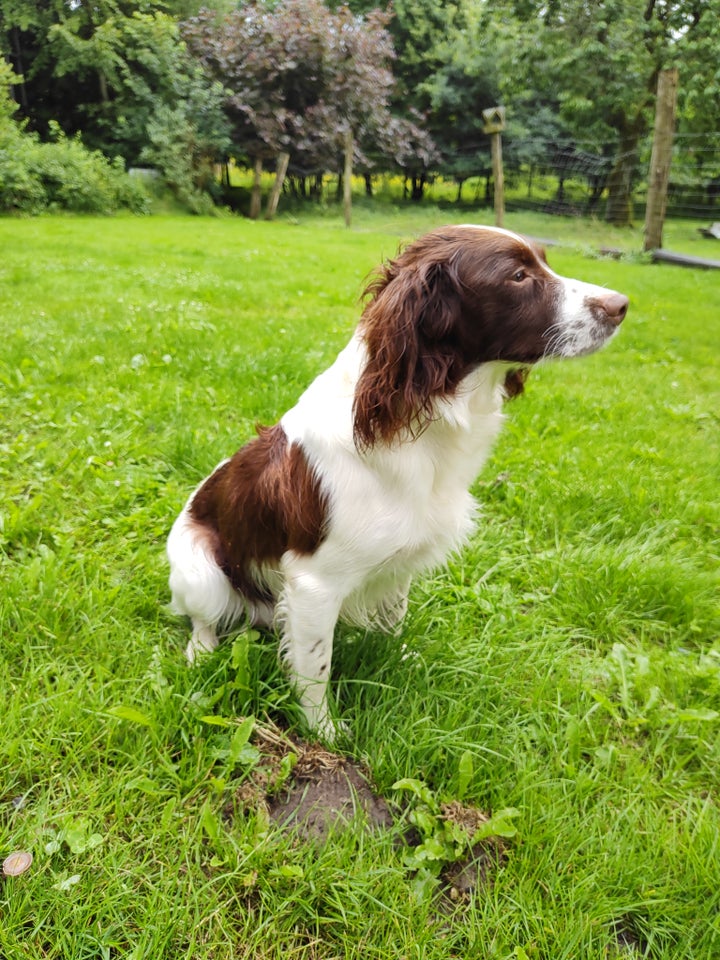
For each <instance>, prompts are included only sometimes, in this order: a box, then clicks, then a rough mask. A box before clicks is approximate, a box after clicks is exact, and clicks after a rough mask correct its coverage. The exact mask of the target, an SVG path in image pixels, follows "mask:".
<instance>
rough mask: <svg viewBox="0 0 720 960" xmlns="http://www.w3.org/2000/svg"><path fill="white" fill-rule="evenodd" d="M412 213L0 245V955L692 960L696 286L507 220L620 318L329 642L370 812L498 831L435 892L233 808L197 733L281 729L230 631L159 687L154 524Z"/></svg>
mask: <svg viewBox="0 0 720 960" xmlns="http://www.w3.org/2000/svg"><path fill="white" fill-rule="evenodd" d="M448 219H450V213H449V212H448V210H444V211H442V210H437V209H435V208H426V209H423V208H420V209H417V210H413V211H410V212H408V211H400V212H399V211H394V212H393V211H390V210H387V209H386V210H384V211H374V212H372V211H367V210H364V209H362V208H360V209H359V210H358V211H357V214H356V217H355V223H354V227H353V229H351V230H345V229H344V228H343V227H342V226H341V224H340V222H339V221H338V220H337V219H335V220H333V219H331V218H329V217H327V216H326V217H320V216H318V217H314V216H313V215H312V214H304V215H302V216H297V215H296V216H295V217H294V218H288V217H281V218H280V219H279V221H278V222H276V223H273V224H268V223H265V222H258V223H251V222H248V221H244V220H240V219H236V218H219V219H208V220H205V219H189V218H182V217H155V218H147V219H133V218H117V219H112V220H110V219H106V220H100V219H97V220H95V219H82V218H73V219H70V218H47V219H40V220H1V221H0V248H1V249H2V251H3V255H2V258H0V325H1V326H0V329H2V331H3V344H2V351H0V454H1V455H0V488H1V489H2V498H1V499H0V575H1V576H2V593H1V595H0V636H1V648H0V649H1V651H2V656H0V859H2V858H3V857H4V856H6V855H7V854H8V853H10V851H11V850H16V849H25V850H30V851H31V852H32V853H33V855H34V862H33V865H32V867H31V869H30V870H29V871H28V872H27V873H26V874H23V875H22V876H20V877H17V878H7V879H5V880H4V881H2V880H0V957H1V958H2V960H20V958H26V957H27V958H33V960H36V958H58V960H60V958H62V960H86V958H87V960H91V958H92V960H95V958H97V960H101V958H102V960H105V958H113V960H120V958H122V960H166V958H167V960H171V958H172V960H178V958H197V960H230V958H261V960H266V958H267V960H271V958H272V960H281V958H282V960H287V958H291V957H298V958H303V960H311V958H312V960H334V958H338V960H340V958H357V960H360V958H362V960H375V958H377V960H381V958H382V960H387V958H408V960H421V958H422V960H441V958H442V960H450V958H475V957H477V958H496V957H497V958H501V960H509V958H519V960H527V958H530V960H564V958H568V960H569V958H576V960H595V958H597V960H601V958H602V960H607V958H613V957H617V958H621V957H622V958H628V957H630V958H639V957H648V958H667V960H679V958H687V960H691V958H692V960H704V958H708V960H710V958H714V957H717V956H720V850H719V849H718V837H720V808H719V801H718V791H719V789H720V767H719V764H720V611H719V609H718V576H717V573H718V531H719V529H720V506H719V503H718V489H719V486H718V481H719V479H720V444H719V442H718V437H719V433H718V426H719V423H718V420H719V417H718V410H719V409H720V385H719V380H718V363H717V346H718V337H719V335H720V331H719V329H718V323H719V322H720V320H719V318H720V276H718V275H717V274H712V273H703V272H696V271H692V270H683V269H679V268H673V267H668V266H652V265H650V264H648V263H646V262H643V260H642V258H632V257H629V258H627V259H624V260H621V261H612V260H604V259H601V258H598V257H597V256H596V255H593V254H592V253H591V250H592V249H595V248H597V247H599V246H601V245H605V244H607V245H616V244H615V240H614V238H613V237H609V238H608V237H607V234H606V231H605V230H604V228H603V227H602V225H600V224H590V225H586V224H578V223H576V222H572V221H553V220H550V219H549V218H539V217H537V216H534V217H530V216H527V217H523V216H522V215H520V214H518V215H514V216H509V217H508V224H509V225H510V226H512V227H514V228H516V229H521V230H525V231H526V232H528V233H530V234H533V235H536V236H543V237H548V238H550V239H558V240H560V241H563V242H564V244H566V245H565V246H560V247H558V248H556V249H552V250H550V251H549V259H550V262H551V265H552V266H553V267H554V268H555V269H557V270H558V271H559V272H563V273H566V274H570V275H575V276H578V277H580V278H582V279H585V280H588V281H591V282H595V283H600V284H607V285H608V286H612V287H613V288H615V289H618V290H622V291H623V292H625V293H627V294H628V295H629V297H630V311H629V314H628V318H627V321H626V323H625V324H624V325H623V329H622V330H621V332H620V335H619V336H618V338H617V339H616V340H615V341H614V342H613V343H612V344H611V345H610V346H609V347H608V348H607V349H606V350H604V351H602V352H601V353H599V354H597V355H594V356H592V357H589V358H585V359H583V360H579V361H571V362H561V363H556V364H548V365H546V366H542V367H540V368H538V369H536V370H535V371H534V372H533V375H532V376H531V378H530V381H529V383H528V386H527V389H526V393H525V395H524V396H523V397H521V398H519V399H518V400H516V401H514V402H513V403H512V404H511V405H509V407H508V410H507V412H508V422H507V426H506V429H505V431H504V433H503V435H502V438H501V440H500V442H499V443H498V444H497V447H496V449H495V453H494V455H493V457H492V459H491V461H490V462H489V463H488V464H487V465H486V467H485V469H484V470H483V472H482V474H481V476H480V477H479V478H478V481H477V485H476V493H477V495H478V497H479V499H480V501H481V503H482V505H483V515H482V520H481V523H480V525H479V528H478V532H477V535H476V536H475V537H474V538H473V540H472V542H471V543H470V544H469V545H468V547H467V548H466V549H465V550H463V552H462V553H461V554H460V555H458V556H456V557H454V558H453V559H452V561H451V562H450V564H449V566H448V567H447V569H444V570H441V571H439V572H437V574H435V575H433V576H432V577H429V578H427V579H425V580H423V581H421V582H419V583H417V584H416V586H415V588H414V590H413V593H412V597H411V605H410V611H409V615H408V619H407V621H406V624H405V626H404V629H403V632H402V636H401V637H400V638H399V639H397V638H388V637H385V636H382V635H378V634H374V633H369V634H365V633H363V632H361V631H358V630H347V629H343V630H341V631H340V632H339V639H338V643H337V645H336V654H335V661H334V671H333V672H334V684H333V690H334V694H335V697H336V701H337V709H338V713H339V714H340V715H341V716H342V717H343V718H344V719H346V720H347V721H348V723H349V725H350V728H351V731H352V732H351V737H350V738H349V740H348V741H347V743H345V744H343V747H344V748H345V749H346V750H347V751H348V753H349V754H350V755H352V756H353V757H356V758H358V759H361V760H362V761H364V762H365V763H366V764H367V766H368V768H369V770H370V771H371V772H372V775H373V778H374V780H375V784H376V786H377V789H378V791H379V792H380V793H381V794H383V795H385V796H386V797H392V795H393V791H392V785H393V784H394V783H395V782H396V781H397V780H399V779H400V778H403V777H414V778H418V779H421V780H423V781H424V782H425V783H426V784H427V785H428V786H429V788H430V789H431V790H432V791H433V793H434V794H435V795H436V796H437V797H439V798H444V799H448V800H451V799H463V800H464V802H466V803H468V804H472V805H474V806H477V807H479V808H480V809H482V810H486V811H495V810H498V809H502V808H516V809H517V811H518V815H517V816H516V817H515V819H514V823H515V826H516V827H517V831H518V832H517V836H516V837H515V838H513V839H512V840H510V841H509V842H508V851H507V859H506V862H505V863H504V864H503V865H502V866H499V867H498V868H497V869H496V870H493V872H492V880H491V882H488V884H487V886H486V887H485V888H484V889H482V890H481V891H479V892H478V893H477V894H476V896H475V897H474V898H473V899H472V900H471V902H470V903H467V904H465V903H463V904H461V905H460V906H459V907H458V910H457V912H456V913H455V914H454V915H452V916H448V915H447V914H446V913H439V912H438V910H437V906H436V904H434V903H433V902H432V901H427V900H423V901H417V900H416V899H414V898H413V896H412V892H411V879H412V878H411V877H410V875H409V874H408V871H407V868H406V866H405V865H404V863H403V860H402V856H401V850H400V844H399V841H400V839H401V837H402V835H403V831H404V829H405V828H404V827H403V826H402V823H401V822H400V823H399V826H398V828H397V829H396V830H391V831H388V832H387V833H383V834H379V835H369V834H368V833H367V832H365V831H363V830H362V829H361V828H360V827H359V826H357V828H355V829H350V830H347V831H345V832H342V833H338V835H336V836H335V837H333V838H331V840H330V841H329V842H328V843H327V844H326V845H324V846H322V847H312V846H309V845H308V844H307V843H305V842H301V841H298V840H297V839H295V838H293V837H292V836H291V835H288V834H286V833H283V832H281V831H280V830H278V829H277V828H274V827H268V824H267V823H266V822H265V821H264V819H263V818H262V817H261V816H259V815H253V814H252V813H243V812H242V810H241V809H240V806H239V802H238V800H237V791H236V788H237V786H238V783H239V782H240V780H239V779H234V780H232V779H230V776H229V775H228V760H227V757H228V746H229V738H230V736H231V732H232V730H233V728H232V727H227V728H226V727H222V726H217V725H215V724H211V723H208V722H207V720H204V719H203V718H204V717H207V716H211V715H214V716H215V717H216V718H217V719H219V720H220V721H221V720H222V718H227V719H231V718H233V717H235V716H247V715H253V716H255V717H256V718H257V719H258V722H265V721H266V720H268V719H270V720H272V721H274V722H278V723H281V724H288V723H289V724H290V726H291V728H292V727H294V726H296V725H297V723H298V720H299V718H298V711H297V708H296V707H295V705H294V701H293V697H292V695H291V693H290V691H289V690H288V688H287V685H286V683H285V680H284V678H283V674H282V670H281V668H280V667H279V666H278V663H277V659H276V645H275V642H274V640H273V639H272V637H269V636H262V637H260V638H258V639H257V640H255V641H254V642H253V643H252V644H251V646H250V649H249V655H248V660H247V664H244V668H245V669H246V671H247V674H248V676H247V677H244V678H240V677H239V669H238V661H237V658H236V657H234V656H233V645H232V643H227V644H225V645H223V646H221V648H220V649H219V650H218V652H217V653H216V654H215V655H214V656H212V657H211V658H209V659H208V660H207V661H205V662H204V663H203V664H202V665H201V666H199V667H198V668H197V669H192V670H191V669H189V668H187V667H186V666H185V664H184V661H183V656H182V647H183V646H184V643H185V641H186V639H187V628H186V625H185V624H183V623H182V622H181V621H179V620H178V619H176V618H174V617H172V616H171V615H170V614H169V613H168V612H167V610H166V609H165V604H166V602H167V600H168V591H167V585H166V581H167V570H166V567H165V560H164V541H165V538H166V536H167V533H168V531H169V528H170V526H171V524H172V521H173V519H174V517H175V516H176V514H177V512H178V510H179V509H180V507H181V506H182V503H183V502H184V500H185V498H186V497H187V495H188V493H189V491H190V490H191V489H192V487H193V486H194V485H195V484H196V483H197V482H198V481H199V479H200V478H201V477H203V476H204V475H205V474H206V473H207V472H208V471H209V470H210V469H211V468H212V467H213V466H214V465H215V464H216V462H217V461H218V460H219V459H221V458H222V457H224V456H227V455H228V454H229V453H231V452H232V451H233V450H234V449H235V448H236V447H237V446H238V445H239V444H240V443H241V442H243V441H244V440H246V439H247V438H248V437H250V436H251V435H252V433H253V428H254V424H255V423H256V422H257V421H261V422H266V423H267V422H273V421H275V420H276V419H277V417H278V416H279V415H280V414H282V412H283V411H284V410H285V409H287V407H288V406H289V405H291V404H292V403H293V402H294V400H295V399H296V397H297V395H298V393H299V392H300V391H301V390H302V389H303V387H304V386H305V385H306V384H307V383H308V382H309V380H310V379H311V378H312V377H313V376H314V375H315V374H317V373H318V372H320V371H321V370H322V369H323V368H324V367H325V366H326V365H327V364H328V363H329V362H330V361H331V360H332V359H333V357H334V356H335V354H336V353H337V351H338V350H339V349H340V348H341V347H342V346H343V345H344V343H345V342H346V340H347V338H348V336H349V334H350V332H351V330H352V328H353V326H354V324H355V322H356V320H357V317H358V315H359V307H358V302H357V300H358V296H359V294H360V291H361V289H362V284H363V279H364V278H365V277H366V276H367V274H368V272H369V271H370V269H371V268H372V267H373V266H374V265H375V264H376V263H377V262H378V261H379V260H380V259H381V258H382V257H384V256H388V255H392V254H393V253H394V252H395V250H396V249H397V246H398V244H399V242H400V241H401V240H403V239H409V238H410V237H412V236H413V235H417V234H418V233H420V232H423V231H424V230H426V229H428V228H430V227H432V226H435V225H437V224H439V223H442V222H445V221H446V220H448ZM453 219H456V220H468V219H474V218H470V217H468V216H467V213H465V214H463V215H462V216H460V215H457V216H453ZM483 219H486V220H487V219H488V218H487V217H483ZM691 230H694V226H691V225H687V228H686V234H684V235H685V236H686V237H687V238H688V242H689V238H690V237H691ZM551 231H552V232H551ZM693 238H694V237H693ZM668 246H671V244H670V243H668ZM408 654H409V655H408ZM468 761H469V766H468ZM230 773H231V774H232V775H234V776H236V777H238V778H240V777H241V775H242V773H243V766H242V762H240V760H238V763H237V765H236V768H235V769H232V770H230ZM468 773H469V774H470V775H469V776H468Z"/></svg>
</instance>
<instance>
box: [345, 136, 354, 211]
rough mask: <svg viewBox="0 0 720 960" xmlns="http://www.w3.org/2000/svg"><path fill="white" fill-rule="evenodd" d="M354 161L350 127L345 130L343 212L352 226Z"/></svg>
mask: <svg viewBox="0 0 720 960" xmlns="http://www.w3.org/2000/svg"><path fill="white" fill-rule="evenodd" d="M352 162H353V132H352V130H351V129H350V127H348V129H347V130H346V131H345V167H344V169H343V214H344V216H345V226H346V227H349V226H350V222H351V220H352Z"/></svg>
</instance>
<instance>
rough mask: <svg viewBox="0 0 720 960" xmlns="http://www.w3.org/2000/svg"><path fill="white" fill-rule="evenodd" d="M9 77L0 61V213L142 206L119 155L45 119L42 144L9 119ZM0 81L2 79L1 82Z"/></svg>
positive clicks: (11, 110) (143, 201)
mask: <svg viewBox="0 0 720 960" xmlns="http://www.w3.org/2000/svg"><path fill="white" fill-rule="evenodd" d="M13 79H15V78H13V75H12V74H11V72H10V70H9V68H8V67H7V65H6V64H5V63H3V62H2V61H0V211H2V212H6V213H13V212H19V213H38V212H40V211H42V210H47V209H55V208H61V209H65V210H71V211H75V212H77V213H112V212H113V211H114V210H117V209H118V208H120V207H126V208H128V209H130V210H133V211H135V212H141V211H142V210H144V209H145V206H146V203H147V196H146V194H145V191H144V190H143V188H142V186H141V185H140V184H139V183H138V182H137V181H134V180H133V179H132V178H131V177H129V176H128V175H127V173H126V172H125V166H124V164H123V162H122V160H120V159H119V158H116V159H115V160H109V159H108V158H107V157H106V156H105V155H104V154H102V153H101V152H100V151H99V150H88V149H87V148H86V147H84V146H83V144H82V143H81V141H80V140H79V139H78V138H77V137H72V138H69V137H67V136H66V135H65V134H64V133H63V132H62V130H61V129H60V127H59V126H58V125H57V124H56V123H55V122H54V121H51V122H50V129H49V134H50V137H51V139H50V140H49V141H48V142H43V141H41V140H40V137H39V136H38V135H37V134H36V133H26V132H25V131H24V130H23V128H22V126H21V125H19V124H18V123H16V122H15V120H14V119H13V114H14V112H15V104H14V102H13V101H11V100H10V98H9V97H8V95H7V92H6V84H7V83H9V82H11V81H12V80H13ZM3 81H4V82H3Z"/></svg>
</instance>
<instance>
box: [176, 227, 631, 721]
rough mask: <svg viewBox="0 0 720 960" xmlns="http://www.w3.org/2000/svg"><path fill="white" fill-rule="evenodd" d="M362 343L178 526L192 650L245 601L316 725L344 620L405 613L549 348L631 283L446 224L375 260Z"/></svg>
mask: <svg viewBox="0 0 720 960" xmlns="http://www.w3.org/2000/svg"><path fill="white" fill-rule="evenodd" d="M366 295H367V296H369V301H368V302H367V306H366V307H365V310H364V312H363V314H362V317H361V320H360V323H359V325H358V328H357V330H356V332H355V334H354V336H353V337H352V339H351V340H350V343H349V344H348V345H347V347H345V349H344V350H343V351H342V352H341V353H340V355H339V356H338V358H337V360H336V361H335V362H334V363H333V365H332V366H331V367H330V368H329V369H328V370H326V371H325V372H324V373H322V374H320V376H319V377H317V379H316V380H315V381H314V382H313V383H312V384H311V385H310V386H309V387H308V389H307V390H306V391H305V393H304V394H303V395H302V396H301V397H300V399H299V400H298V402H297V404H296V405H295V406H294V407H293V408H292V409H291V410H289V411H288V412H287V413H286V414H285V415H284V416H283V417H282V418H281V420H280V422H279V423H277V424H276V425H275V426H273V427H262V428H259V429H258V433H259V436H258V437H256V438H255V439H254V440H252V441H250V442H249V443H248V444H246V445H245V446H244V447H242V449H240V450H239V451H238V452H237V453H236V454H235V455H234V456H233V457H232V458H231V459H229V460H225V461H224V462H223V463H221V464H220V465H219V466H218V467H217V469H216V470H215V472H214V473H212V474H211V475H210V476H209V477H208V478H207V479H206V480H204V481H203V482H202V484H201V485H200V486H199V487H198V489H197V490H196V491H195V492H194V493H193V494H192V496H191V497H190V499H189V500H188V502H187V504H186V506H185V508H184V509H183V511H182V512H181V514H180V516H179V517H178V519H177V520H176V522H175V524H174V526H173V528H172V532H171V533H170V537H169V540H168V557H169V560H170V567H171V572H170V588H171V590H172V596H173V604H172V606H173V609H174V610H175V611H176V612H177V613H180V614H186V615H187V616H189V617H190V618H191V620H192V626H193V632H192V639H191V640H190V642H189V644H188V647H187V651H186V653H187V657H188V659H189V660H190V661H192V660H193V659H194V658H195V657H196V655H197V654H198V653H200V652H202V651H212V650H214V649H215V647H216V646H217V642H218V641H217V635H218V631H228V630H229V629H230V628H231V627H232V625H233V624H234V623H236V622H237V621H238V620H239V619H241V618H242V617H244V618H246V621H247V622H248V623H250V624H254V625H259V626H264V627H271V626H272V627H277V629H278V630H279V632H280V634H281V638H282V639H281V649H282V651H283V653H284V656H285V659H286V661H287V664H288V667H289V671H290V675H291V678H292V681H293V683H294V685H295V687H296V690H297V692H298V695H299V698H300V703H301V705H302V708H303V710H304V713H305V716H306V718H307V721H308V724H309V725H310V727H311V728H314V729H315V730H317V732H318V733H319V734H320V735H321V736H324V737H326V738H328V739H331V738H332V737H333V734H334V732H335V727H334V724H333V722H332V720H331V718H330V716H329V712H328V703H327V685H328V675H329V673H330V664H331V658H332V649H333V634H334V629H335V624H336V623H337V621H338V619H342V620H345V621H349V622H351V623H355V624H363V625H372V626H378V627H382V628H385V629H389V630H393V629H395V628H396V627H397V626H398V625H399V623H400V622H401V620H402V619H403V616H404V614H405V611H406V608H407V597H408V590H409V587H410V581H411V578H412V576H413V575H414V574H416V573H418V572H420V571H424V570H425V571H426V570H429V569H430V568H432V567H434V566H436V565H437V564H439V563H441V561H443V559H444V558H445V557H446V556H447V554H448V553H449V552H450V551H452V550H453V549H455V548H457V547H458V546H459V545H460V544H461V543H462V542H463V540H464V539H465V538H466V537H467V536H468V534H469V533H470V531H471V530H472V528H473V518H474V515H475V503H474V500H473V498H472V496H471V495H470V493H469V492H468V487H469V485H470V484H471V483H472V481H473V479H474V478H475V476H476V475H477V473H478V471H479V470H480V467H481V466H482V464H483V462H484V460H485V459H486V457H487V456H488V452H489V450H490V447H491V444H492V442H493V440H494V439H495V437H496V435H497V434H498V431H499V430H500V426H501V423H502V419H503V415H502V406H503V400H504V399H506V398H508V397H510V396H514V395H515V394H517V393H519V392H520V391H521V390H522V388H523V382H524V379H525V376H526V374H527V368H528V367H529V366H530V365H532V364H534V363H536V362H537V361H538V360H542V359H543V358H544V357H578V356H582V355H584V354H587V353H592V352H593V351H594V350H596V349H597V348H598V347H600V346H601V345H602V344H603V343H605V341H606V340H608V339H609V338H610V337H611V336H612V335H613V334H614V333H615V332H616V331H617V329H618V326H619V325H620V323H621V322H622V320H623V318H624V316H625V313H626V311H627V307H628V299H627V297H625V296H623V295H622V294H620V293H615V292H614V291H612V290H606V289H604V288H601V287H597V286H593V285H591V284H587V283H582V282H580V281H578V280H570V279H567V278H565V277H560V276H558V275H557V274H556V273H553V271H552V270H550V268H549V267H548V265H547V263H546V260H545V257H544V254H543V252H542V251H541V250H540V249H539V248H538V247H536V246H535V245H534V244H533V243H531V242H530V241H528V240H526V239H524V238H523V237H520V236H518V235H516V234H514V233H510V232H509V231H506V230H500V229H497V228H491V227H476V226H450V227H443V228H441V229H437V230H433V231H432V232H431V233H429V234H427V235H426V236H424V237H422V238H420V239H419V240H417V241H415V242H414V243H411V244H410V245H409V246H408V247H407V248H406V249H405V250H404V251H403V252H401V253H400V254H399V255H398V256H397V257H396V259H394V260H391V261H390V262H389V263H387V264H385V265H384V266H382V267H381V268H379V270H378V272H377V275H376V276H375V278H374V279H373V280H372V281H371V282H370V283H369V285H368V288H367V290H366Z"/></svg>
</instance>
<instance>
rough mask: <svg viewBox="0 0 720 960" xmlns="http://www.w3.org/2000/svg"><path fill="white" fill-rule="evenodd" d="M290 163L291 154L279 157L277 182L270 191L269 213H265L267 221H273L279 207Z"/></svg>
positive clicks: (276, 173)
mask: <svg viewBox="0 0 720 960" xmlns="http://www.w3.org/2000/svg"><path fill="white" fill-rule="evenodd" d="M289 162H290V154H289V153H281V154H279V155H278V160H277V170H276V172H275V182H274V183H273V186H272V190H271V191H270V199H269V200H268V206H267V211H266V213H265V219H266V220H272V218H273V217H274V216H275V213H276V211H277V206H278V203H279V202H280V191H281V190H282V185H283V181H284V180H285V174H286V173H287V168H288V163H289Z"/></svg>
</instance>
